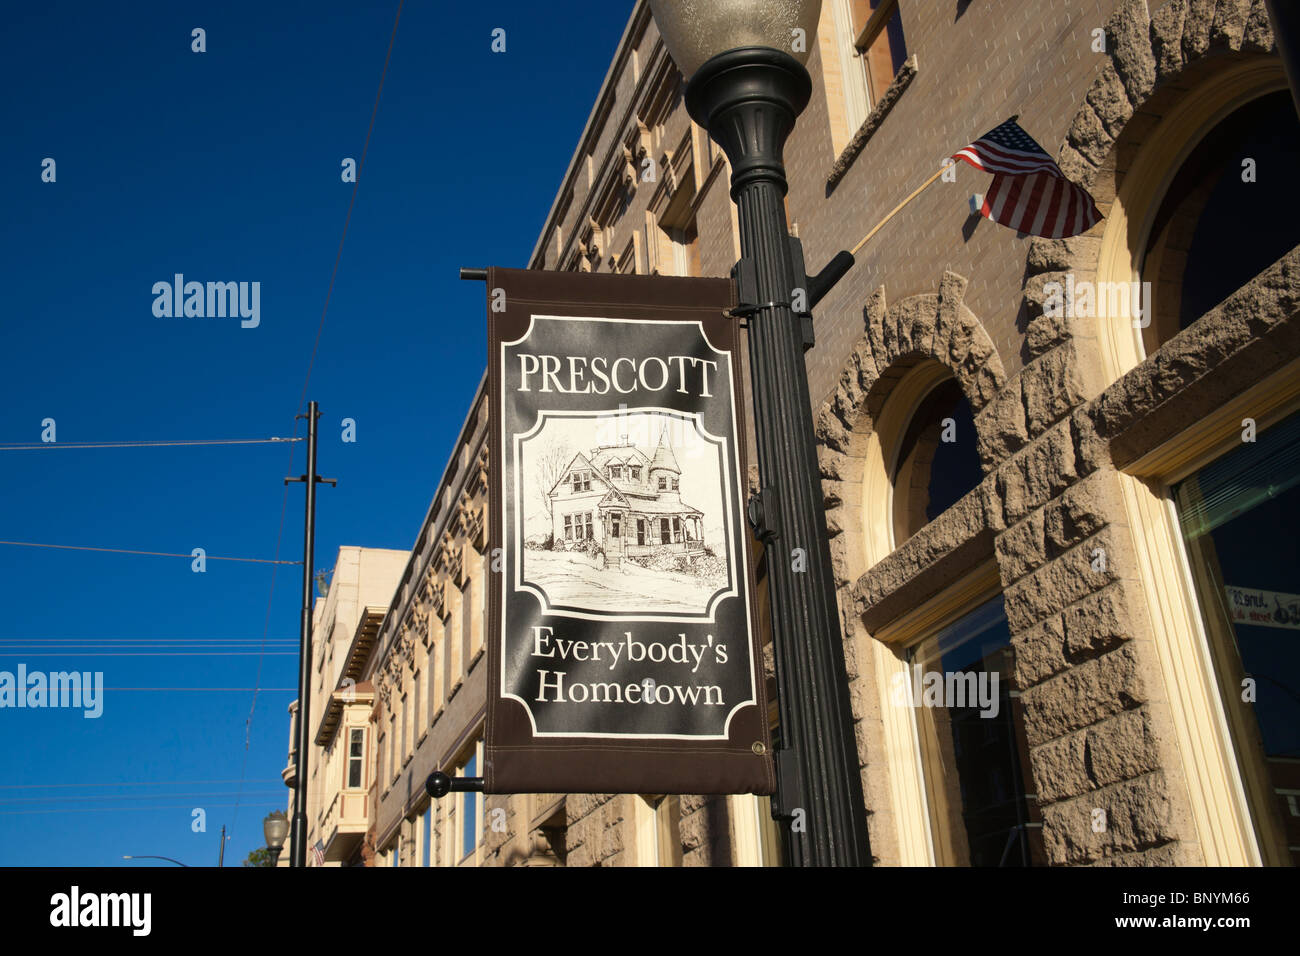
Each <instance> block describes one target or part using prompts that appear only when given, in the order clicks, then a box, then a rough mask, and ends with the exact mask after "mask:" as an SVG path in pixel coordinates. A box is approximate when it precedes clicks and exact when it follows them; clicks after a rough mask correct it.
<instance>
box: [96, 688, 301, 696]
mask: <svg viewBox="0 0 1300 956" xmlns="http://www.w3.org/2000/svg"><path fill="white" fill-rule="evenodd" d="M259 689H260V690H264V691H267V692H268V693H270V692H275V693H289V694H296V693H297V692H298V688H296V687H262V688H257V687H105V688H104V690H106V691H107V690H113V691H117V690H139V691H153V690H156V691H166V692H180V691H187V692H188V691H195V692H200V691H202V692H208V691H240V692H243V693H247V692H248V691H250V690H259Z"/></svg>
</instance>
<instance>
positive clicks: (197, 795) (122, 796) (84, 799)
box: [0, 785, 285, 809]
mask: <svg viewBox="0 0 1300 956" xmlns="http://www.w3.org/2000/svg"><path fill="white" fill-rule="evenodd" d="M284 790H285V788H284V786H283V785H281V786H280V788H279V789H278V790H250V791H247V792H248V794H249V795H250V796H258V797H268V796H274V795H276V794H282V793H283V792H284ZM237 795H238V794H237V792H236V791H234V790H217V791H204V792H197V791H195V792H189V793H185V792H182V793H166V794H158V793H118V794H98V795H95V796H84V795H83V796H72V797H55V796H48V795H47V796H44V797H14V798H13V799H9V800H0V806H11V805H13V804H16V803H40V802H42V801H45V802H49V803H90V802H94V801H96V800H157V799H158V798H159V797H160V796H165V797H174V798H176V799H177V800H179V799H181V798H182V797H184V798H185V799H187V800H188V799H195V800H201V799H203V798H205V797H234V796H237ZM106 809H107V808H106Z"/></svg>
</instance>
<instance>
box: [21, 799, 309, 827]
mask: <svg viewBox="0 0 1300 956" xmlns="http://www.w3.org/2000/svg"><path fill="white" fill-rule="evenodd" d="M238 806H239V804H237V803H209V804H208V805H207V806H206V807H204V808H203V809H204V810H222V809H226V808H228V807H238ZM248 806H253V807H281V808H282V807H283V806H284V802H283V801H280V802H279V803H276V802H272V801H267V802H264V803H251V804H248ZM192 809H193V807H192V806H191V805H190V804H188V803H178V804H173V805H171V806H166V807H82V808H80V809H77V808H73V809H70V810H69V809H53V810H0V816H4V817H12V816H21V815H24V814H29V813H122V812H124V811H132V810H192ZM231 829H234V826H233V825H232V826H231Z"/></svg>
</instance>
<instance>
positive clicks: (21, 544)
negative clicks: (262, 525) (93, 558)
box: [0, 541, 302, 564]
mask: <svg viewBox="0 0 1300 956" xmlns="http://www.w3.org/2000/svg"><path fill="white" fill-rule="evenodd" d="M0 544H9V545H13V546H14V547H16V548H56V549H58V550H60V551H102V552H105V553H107V554H143V555H147V556H149V557H151V558H190V559H193V558H194V557H196V555H194V554H177V553H174V552H171V551H133V550H131V549H129V548H92V547H89V546H86V545H79V544H39V543H37V542H34V541H0ZM203 558H204V560H205V561H244V562H248V563H251V564H302V562H301V561H280V560H277V559H275V558H231V557H225V556H222V555H215V554H206V555H204V556H203Z"/></svg>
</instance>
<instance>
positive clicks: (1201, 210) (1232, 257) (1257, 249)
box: [1139, 90, 1300, 355]
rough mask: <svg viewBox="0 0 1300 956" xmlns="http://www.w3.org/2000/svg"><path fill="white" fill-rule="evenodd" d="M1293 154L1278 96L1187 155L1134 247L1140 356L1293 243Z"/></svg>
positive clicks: (1299, 137)
mask: <svg viewBox="0 0 1300 956" xmlns="http://www.w3.org/2000/svg"><path fill="white" fill-rule="evenodd" d="M1296 156H1300V121H1297V118H1296V111H1295V106H1294V104H1293V103H1292V101H1291V96H1290V94H1289V93H1288V92H1287V91H1285V90H1281V91H1278V92H1274V93H1269V94H1266V95H1264V96H1261V97H1259V98H1258V99H1255V100H1253V101H1251V102H1249V103H1247V104H1246V105H1245V106H1242V107H1241V108H1240V109H1237V110H1235V111H1234V112H1232V113H1230V114H1229V115H1228V116H1226V117H1224V118H1223V119H1222V120H1220V121H1219V122H1218V124H1217V125H1215V126H1214V127H1213V128H1212V129H1210V130H1209V131H1208V132H1207V133H1206V134H1205V135H1204V136H1203V137H1202V138H1201V139H1200V140H1199V142H1197V143H1196V144H1195V145H1194V147H1193V148H1192V149H1191V152H1190V153H1189V154H1188V156H1187V158H1186V160H1185V161H1184V162H1183V164H1182V166H1181V168H1179V170H1178V172H1177V173H1176V174H1175V175H1174V177H1173V179H1172V180H1171V182H1170V185H1169V187H1168V189H1167V190H1166V191H1165V194H1164V197H1163V198H1162V200H1161V202H1160V206H1159V209H1158V210H1157V212H1156V214H1155V217H1154V219H1153V220H1152V222H1151V225H1150V228H1149V231H1148V233H1147V240H1146V244H1145V248H1144V249H1143V250H1142V255H1141V262H1140V266H1139V268H1140V271H1141V276H1142V281H1143V282H1144V283H1150V291H1151V299H1150V302H1151V311H1152V315H1151V316H1150V322H1149V324H1148V325H1147V326H1146V327H1145V328H1143V329H1142V344H1143V347H1144V350H1145V351H1146V353H1147V354H1148V355H1150V354H1152V353H1153V352H1155V350H1156V349H1158V348H1159V347H1160V345H1161V344H1162V343H1164V342H1167V341H1168V340H1169V339H1171V338H1172V337H1173V336H1175V335H1177V334H1178V333H1179V332H1180V331H1181V330H1183V329H1185V328H1187V327H1188V326H1189V325H1191V324H1192V323H1193V322H1195V321H1196V320H1197V319H1199V318H1200V317H1201V316H1202V315H1204V314H1205V313H1206V312H1208V311H1210V310H1211V309H1213V308H1214V307H1215V306H1216V305H1218V304H1219V303H1220V302H1222V301H1223V300H1224V299H1226V298H1227V297H1228V296H1230V295H1231V294H1232V293H1233V292H1235V291H1236V290H1237V289H1239V288H1240V287H1241V286H1243V285H1245V284H1246V283H1247V282H1249V281H1250V280H1251V279H1253V278H1254V277H1255V276H1257V275H1258V274H1259V273H1261V272H1263V271H1264V270H1265V269H1266V268H1268V267H1269V266H1270V265H1272V264H1273V263H1274V262H1276V261H1277V260H1278V259H1280V258H1281V257H1282V256H1283V255H1285V254H1286V253H1287V252H1290V251H1291V250H1292V249H1293V248H1295V247H1296V246H1297V245H1300V190H1297V189H1296V188H1295V184H1294V183H1293V182H1292V178H1291V177H1292V175H1293V170H1294V168H1295V157H1296Z"/></svg>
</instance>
